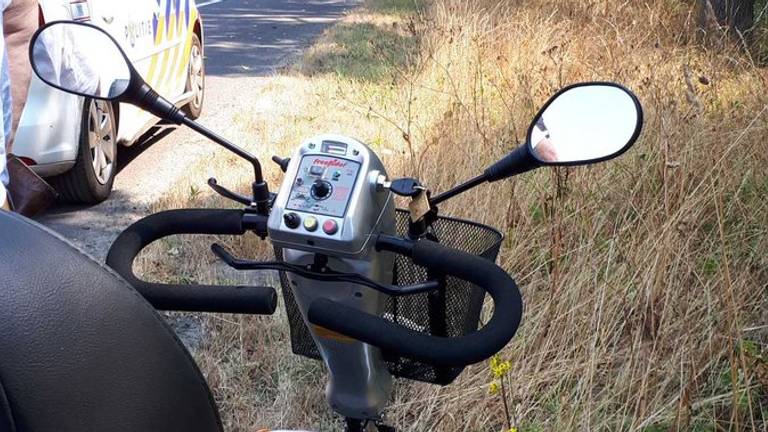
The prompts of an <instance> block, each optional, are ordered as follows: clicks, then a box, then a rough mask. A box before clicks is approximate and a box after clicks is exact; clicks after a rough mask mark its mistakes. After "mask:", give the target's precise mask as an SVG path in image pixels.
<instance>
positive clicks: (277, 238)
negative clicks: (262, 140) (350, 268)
mask: <svg viewBox="0 0 768 432" xmlns="http://www.w3.org/2000/svg"><path fill="white" fill-rule="evenodd" d="M381 175H386V173H385V171H384V167H383V165H382V163H381V161H380V160H379V158H378V157H377V156H376V154H375V153H373V152H372V151H371V150H370V149H369V148H368V147H367V146H365V145H364V144H362V143H360V142H359V141H357V140H354V139H351V138H348V137H343V136H338V135H322V136H318V137H314V138H312V139H309V140H307V141H305V142H304V143H303V144H302V145H301V146H300V147H299V149H298V150H297V151H296V153H295V154H294V155H293V157H291V162H290V165H289V166H288V170H287V171H286V177H285V179H284V180H283V185H282V186H281V188H280V192H279V193H278V195H277V199H276V200H275V203H274V205H273V207H272V213H271V214H270V218H269V225H268V228H269V236H270V239H271V240H272V242H273V243H275V245H277V246H279V247H283V248H289V249H299V250H304V251H311V252H317V253H327V254H329V255H332V254H333V255H337V254H345V255H355V254H360V253H363V252H364V249H366V245H367V244H368V243H369V241H370V239H371V238H372V236H374V235H375V234H378V232H381V229H382V227H381V221H382V220H383V219H387V220H389V219H390V218H383V217H382V215H384V214H385V212H390V213H392V215H394V200H393V198H392V196H391V194H390V192H389V191H388V190H381V189H380V188H377V187H376V180H377V179H378V177H379V176H381ZM391 219H392V220H394V216H392V217H391ZM389 230H391V229H390V228H387V231H389Z"/></svg>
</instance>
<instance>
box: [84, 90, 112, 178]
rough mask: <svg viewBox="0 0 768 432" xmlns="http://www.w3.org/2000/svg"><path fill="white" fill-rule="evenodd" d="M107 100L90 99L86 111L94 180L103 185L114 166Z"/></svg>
mask: <svg viewBox="0 0 768 432" xmlns="http://www.w3.org/2000/svg"><path fill="white" fill-rule="evenodd" d="M106 104H107V102H104V101H92V102H91V107H90V109H89V113H88V144H89V146H90V152H91V164H92V167H93V174H94V176H95V177H96V181H98V182H99V183H100V184H102V185H105V184H107V183H108V182H109V180H110V178H112V172H113V171H114V168H115V151H116V148H115V147H116V146H115V129H114V125H113V124H112V116H110V115H109V111H108V110H107V109H106V106H105V105H106Z"/></svg>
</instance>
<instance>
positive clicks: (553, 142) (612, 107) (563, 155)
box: [528, 84, 642, 165]
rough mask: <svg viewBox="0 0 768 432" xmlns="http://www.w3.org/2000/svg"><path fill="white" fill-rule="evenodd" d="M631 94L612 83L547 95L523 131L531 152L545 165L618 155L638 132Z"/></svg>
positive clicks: (636, 105) (637, 113) (636, 110)
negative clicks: (547, 97)
mask: <svg viewBox="0 0 768 432" xmlns="http://www.w3.org/2000/svg"><path fill="white" fill-rule="evenodd" d="M641 124H642V111H641V108H640V104H639V102H638V101H637V98H636V97H635V96H634V95H633V94H632V93H630V92H629V91H628V90H626V89H624V88H623V87H620V86H617V85H613V84H581V85H577V86H574V87H570V88H568V89H566V90H564V91H562V92H560V93H559V94H558V95H556V96H555V97H553V98H552V99H551V100H550V101H549V102H548V103H547V105H545V107H544V109H543V110H542V111H541V113H539V115H538V116H537V117H536V120H535V121H534V122H533V124H532V125H531V128H530V131H529V133H528V145H529V149H530V151H531V154H533V156H534V157H535V158H536V159H538V161H539V162H541V163H543V164H545V165H575V164H585V163H590V162H599V161H603V160H606V159H610V158H612V157H616V156H618V155H620V154H622V153H624V152H625V151H626V150H627V149H628V148H629V147H630V146H631V145H632V144H634V142H635V141H636V140H637V137H638V136H639V134H640V127H641Z"/></svg>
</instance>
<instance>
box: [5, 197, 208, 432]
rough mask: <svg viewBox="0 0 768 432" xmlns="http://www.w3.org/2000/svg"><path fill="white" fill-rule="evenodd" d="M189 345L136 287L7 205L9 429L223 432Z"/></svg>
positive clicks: (37, 431) (40, 431) (19, 431)
mask: <svg viewBox="0 0 768 432" xmlns="http://www.w3.org/2000/svg"><path fill="white" fill-rule="evenodd" d="M221 430H222V426H221V421H220V419H219V414H218V410H217V408H216V404H215V402H214V399H213V397H212V395H211V392H210V390H209V388H208V386H207V384H206V382H205V379H204V378H203V375H202V373H201V372H200V370H199V369H198V367H197V365H196V364H195V362H194V361H193V360H192V357H191V356H190V354H189V352H188V351H187V350H186V349H185V348H184V346H183V345H182V343H181V342H180V341H179V339H178V338H177V337H176V335H175V334H174V332H173V331H172V330H171V329H170V328H169V327H168V326H167V325H166V324H165V322H164V321H163V319H162V318H161V317H160V316H159V315H158V314H157V313H156V312H155V310H154V309H153V308H152V307H151V306H150V305H149V303H147V302H146V301H145V300H144V299H143V298H142V297H141V296H140V295H139V294H138V293H137V292H136V291H135V290H134V289H133V288H131V287H130V286H129V285H128V284H127V283H126V282H125V281H124V280H123V279H121V278H120V277H119V276H118V275H116V274H115V273H114V272H112V271H111V270H109V269H107V268H106V267H105V266H102V265H100V264H99V263H97V262H96V261H94V260H93V259H91V258H90V257H88V256H87V255H85V254H84V253H83V252H80V251H79V250H78V249H77V248H75V247H74V246H72V245H71V244H70V243H69V242H67V241H66V240H64V239H63V238H61V237H59V236H58V235H56V234H55V233H53V232H51V231H49V230H47V229H46V228H44V227H42V226H40V225H38V224H36V223H35V222H32V221H30V220H28V219H26V218H23V217H21V216H18V215H15V214H11V213H6V212H3V211H0V432H6V431H10V432H102V431H110V432H155V431H158V432H160V431H162V432H173V431H178V432H182V431H183V432H214V431H221Z"/></svg>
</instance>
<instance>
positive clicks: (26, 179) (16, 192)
mask: <svg viewBox="0 0 768 432" xmlns="http://www.w3.org/2000/svg"><path fill="white" fill-rule="evenodd" d="M7 168H8V175H9V176H10V178H11V181H10V183H8V194H9V195H10V201H11V205H12V206H13V211H15V212H16V213H19V214H21V215H23V216H26V217H33V216H35V215H37V214H39V213H40V212H42V211H43V210H45V209H47V208H48V207H49V206H50V205H51V204H53V202H54V201H56V198H57V196H58V194H57V193H56V191H55V190H54V189H53V188H52V187H51V186H50V185H49V184H48V183H46V182H45V180H43V179H42V178H41V177H40V176H38V175H37V174H35V173H34V172H33V171H32V170H31V169H29V167H28V166H27V165H26V164H24V162H22V161H21V159H19V158H17V157H16V156H13V155H9V156H8V167H7Z"/></svg>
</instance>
